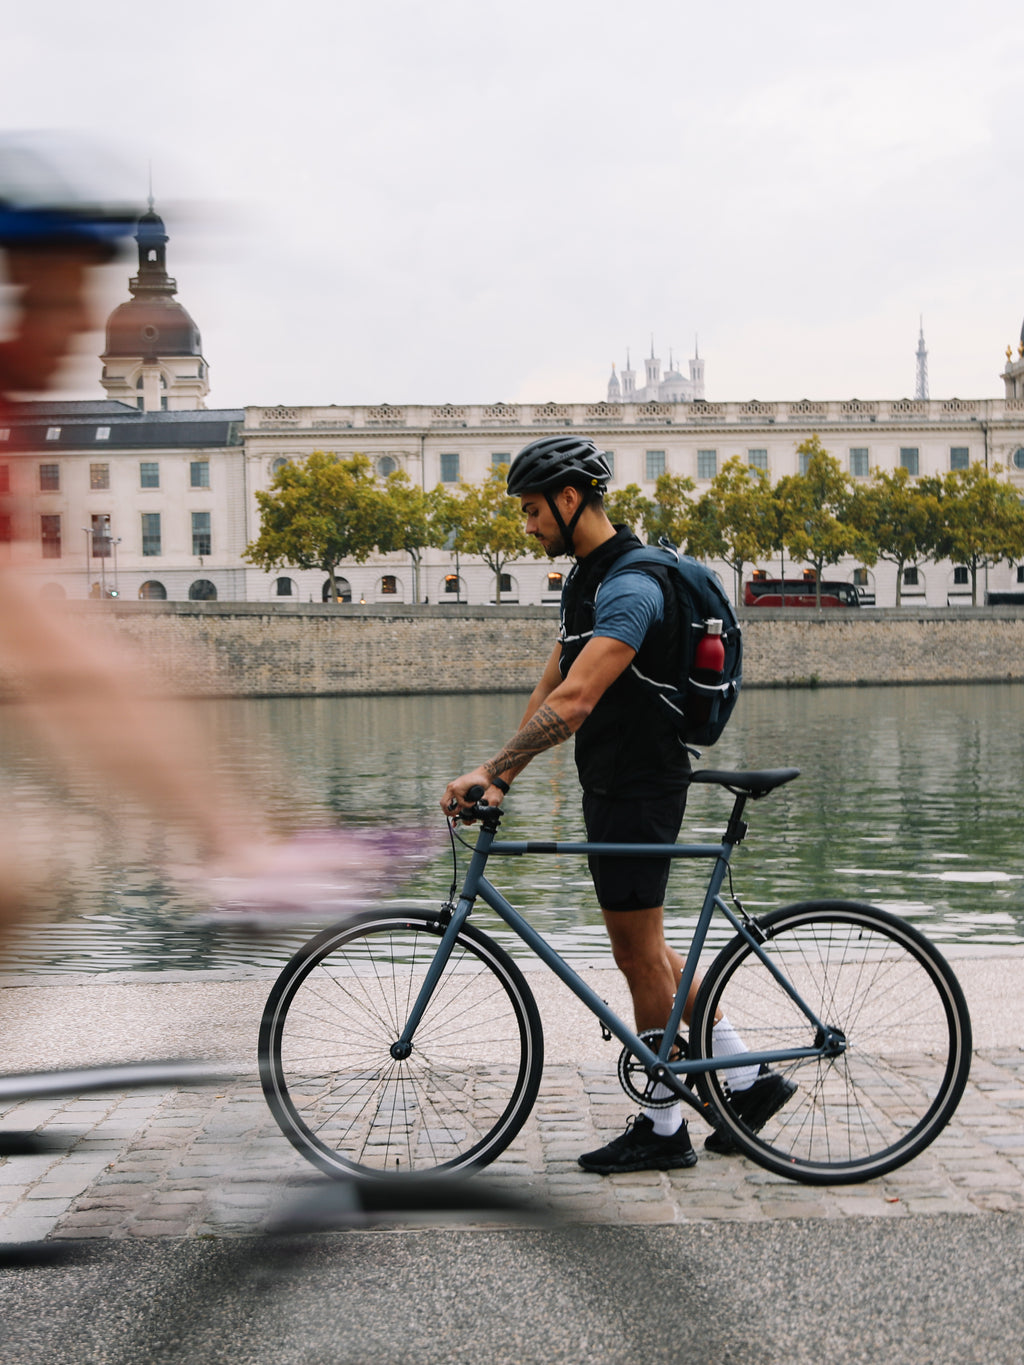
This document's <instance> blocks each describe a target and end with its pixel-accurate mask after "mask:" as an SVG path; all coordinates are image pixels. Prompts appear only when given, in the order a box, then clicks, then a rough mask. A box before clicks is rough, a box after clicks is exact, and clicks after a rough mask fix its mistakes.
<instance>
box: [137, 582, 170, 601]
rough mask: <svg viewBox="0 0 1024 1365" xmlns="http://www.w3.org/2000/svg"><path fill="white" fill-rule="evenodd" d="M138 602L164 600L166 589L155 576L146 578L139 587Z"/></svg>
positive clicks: (165, 599)
mask: <svg viewBox="0 0 1024 1365" xmlns="http://www.w3.org/2000/svg"><path fill="white" fill-rule="evenodd" d="M139 601H140V602H166V601H167V589H166V588H165V587H164V585H163V584H162V583H158V582H157V580H156V579H155V578H147V579H146V581H145V583H143V585H142V587H141V588H140V589H139Z"/></svg>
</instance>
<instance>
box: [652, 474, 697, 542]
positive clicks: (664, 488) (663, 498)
mask: <svg viewBox="0 0 1024 1365" xmlns="http://www.w3.org/2000/svg"><path fill="white" fill-rule="evenodd" d="M694 487H695V485H694V482H693V480H692V479H690V478H687V477H686V475H685V474H668V473H666V474H659V476H658V481H657V483H656V484H655V485H654V511H653V512H652V513H651V515H650V516H649V517H648V519H647V523H646V526H647V534H648V538H649V539H650V540H652V541H656V540H659V539H660V538H661V537H662V536H667V537H668V538H669V540H670V541H671V542H672V544H673V545H678V546H680V547H681V548H682V549H685V550H687V552H688V553H689V546H688V542H689V535H690V518H691V516H692V515H693V506H694V502H693V497H692V493H693V490H694Z"/></svg>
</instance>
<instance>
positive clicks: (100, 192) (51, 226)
mask: <svg viewBox="0 0 1024 1365" xmlns="http://www.w3.org/2000/svg"><path fill="white" fill-rule="evenodd" d="M127 180H128V175H127V172H126V170H125V168H124V167H123V166H121V165H120V164H118V163H117V162H116V161H115V160H114V159H113V158H112V157H111V156H110V155H109V154H108V153H107V152H106V150H105V149H104V148H101V147H97V146H95V145H93V144H92V143H90V142H88V141H86V140H84V139H81V138H78V137H76V136H74V135H73V134H54V133H11V134H5V135H3V136H0V248H2V247H21V248H26V247H27V248H32V247H45V246H62V245H79V244H80V245H89V246H91V247H94V248H96V250H97V251H98V252H100V253H101V254H104V255H110V256H113V255H114V254H115V251H116V246H117V242H118V239H119V238H122V237H126V236H128V235H129V234H130V233H131V232H133V231H134V228H135V223H136V220H137V219H138V216H139V213H140V212H141V206H140V204H139V203H138V202H135V201H133V199H132V197H131V196H130V195H128V194H125V193H124V191H125V188H126V185H127Z"/></svg>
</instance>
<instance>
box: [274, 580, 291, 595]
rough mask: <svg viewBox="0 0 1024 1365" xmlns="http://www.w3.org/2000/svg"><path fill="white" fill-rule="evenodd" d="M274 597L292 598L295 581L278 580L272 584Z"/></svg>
mask: <svg viewBox="0 0 1024 1365" xmlns="http://www.w3.org/2000/svg"><path fill="white" fill-rule="evenodd" d="M274 595H275V597H294V596H295V579H294V578H278V579H277V580H276V581H275V583H274Z"/></svg>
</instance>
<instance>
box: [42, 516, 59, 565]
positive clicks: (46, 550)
mask: <svg viewBox="0 0 1024 1365" xmlns="http://www.w3.org/2000/svg"><path fill="white" fill-rule="evenodd" d="M39 521H40V531H41V534H42V541H43V558H44V559H60V517H59V516H43V517H40V518H39Z"/></svg>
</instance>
